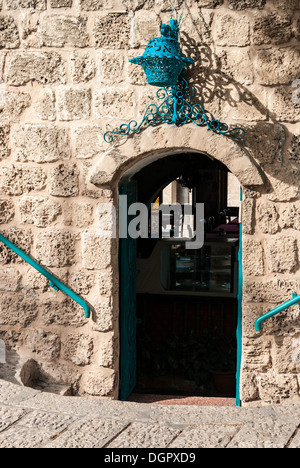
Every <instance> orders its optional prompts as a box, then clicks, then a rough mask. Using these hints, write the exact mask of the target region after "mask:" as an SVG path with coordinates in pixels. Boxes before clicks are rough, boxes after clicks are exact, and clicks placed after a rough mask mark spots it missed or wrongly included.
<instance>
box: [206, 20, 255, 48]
mask: <svg viewBox="0 0 300 468" xmlns="http://www.w3.org/2000/svg"><path fill="white" fill-rule="evenodd" d="M214 28H215V29H214V35H215V39H216V43H217V45H220V46H246V45H249V44H250V24H249V20H248V18H247V17H246V16H241V15H236V14H233V13H227V14H224V13H219V12H218V13H216V15H215V25H214Z"/></svg>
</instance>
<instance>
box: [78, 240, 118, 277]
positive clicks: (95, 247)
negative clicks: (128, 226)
mask: <svg viewBox="0 0 300 468" xmlns="http://www.w3.org/2000/svg"><path fill="white" fill-rule="evenodd" d="M82 242H83V266H84V268H87V269H88V270H104V269H105V268H107V267H108V266H109V265H110V263H111V254H112V252H111V249H112V242H111V239H103V238H102V237H100V236H97V235H93V234H90V233H88V232H84V233H83V234H82Z"/></svg>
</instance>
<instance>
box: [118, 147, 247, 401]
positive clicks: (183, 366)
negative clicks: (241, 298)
mask: <svg viewBox="0 0 300 468" xmlns="http://www.w3.org/2000/svg"><path fill="white" fill-rule="evenodd" d="M230 174H231V173H230V171H229V170H228V168H227V167H226V166H225V165H224V164H223V163H221V162H220V161H218V160H216V159H213V158H211V157H208V156H207V155H205V154H202V153H187V152H178V153H177V154H172V155H168V156H166V157H164V158H160V159H158V160H155V161H153V162H151V163H149V164H148V165H144V166H143V167H139V168H137V170H136V171H132V170H131V172H130V176H129V177H128V173H127V174H126V177H125V178H123V179H122V180H121V182H120V187H119V188H120V194H121V195H123V196H124V195H126V197H127V199H126V200H127V205H126V207H125V206H123V207H122V206H121V207H120V222H121V223H123V220H122V215H121V213H122V212H123V214H124V209H125V208H126V210H128V206H130V205H131V204H132V203H135V202H139V203H143V204H144V205H146V206H147V207H148V208H150V207H151V204H153V203H155V202H156V203H157V204H163V203H166V204H171V203H178V204H180V205H191V208H192V212H193V213H195V206H196V204H197V203H204V219H205V243H204V246H203V248H201V249H195V250H192V249H190V250H188V251H187V250H186V249H185V243H184V236H185V234H184V223H183V225H182V230H181V233H180V235H176V236H175V237H174V232H173V233H172V229H173V228H174V226H173V225H172V214H171V213H170V217H169V219H163V218H161V224H160V230H159V233H160V234H159V236H158V237H156V238H151V232H150V223H149V224H148V226H149V232H148V235H146V236H144V238H143V239H132V238H130V237H126V236H124V237H122V238H121V239H120V333H121V336H120V338H121V355H120V374H121V375H120V377H121V383H120V398H121V399H127V397H128V396H129V394H130V392H131V391H133V390H135V391H139V392H143V391H145V392H151V393H167V394H193V395H201V396H202V395H203V396H216V395H221V394H222V395H223V396H225V395H227V396H232V397H233V396H235V395H236V391H235V389H236V383H235V378H236V373H237V370H238V367H239V356H238V349H239V348H240V343H237V339H236V330H237V328H238V327H239V326H240V324H239V313H238V311H239V303H238V293H239V286H240V282H239V271H238V264H239V260H238V252H239V246H240V245H241V244H240V229H239V219H238V218H239V194H238V192H239V190H237V196H236V194H235V195H234V194H233V193H232V190H231V191H229V190H228V187H229V186H230V185H232V182H233V180H235V181H236V179H235V178H232V177H231V176H230ZM230 177H231V178H230ZM170 191H171V194H170ZM229 195H230V196H231V199H233V200H234V203H232V200H231V201H230V200H229V198H230V197H229ZM167 196H169V199H168V200H164V199H163V197H165V198H166V197H167ZM170 202H171V203H170ZM230 204H231V206H230ZM150 213H151V209H150ZM126 215H127V213H126ZM194 221H195V219H193V222H194ZM130 222H131V218H130V216H129V217H128V216H127V224H128V223H130ZM173 224H174V217H173ZM166 231H169V232H166ZM240 260H241V258H240ZM217 373H218V374H220V375H223V379H224V378H225V379H227V388H224V387H223V389H222V388H221V386H222V384H221V383H216V382H217V381H216V379H217V378H218V376H217Z"/></svg>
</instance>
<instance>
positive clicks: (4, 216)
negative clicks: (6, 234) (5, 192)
mask: <svg viewBox="0 0 300 468" xmlns="http://www.w3.org/2000/svg"><path fill="white" fill-rule="evenodd" d="M14 216H15V207H14V204H13V202H12V201H11V200H9V199H4V198H2V199H0V224H5V223H8V222H9V221H11V220H12V219H13V217H14Z"/></svg>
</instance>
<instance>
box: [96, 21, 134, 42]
mask: <svg viewBox="0 0 300 468" xmlns="http://www.w3.org/2000/svg"><path fill="white" fill-rule="evenodd" d="M130 27H131V24H130V20H129V17H128V15H127V14H117V13H112V14H108V15H105V16H100V17H98V18H96V21H95V28H94V31H93V34H94V44H95V46H96V47H103V48H108V49H115V50H117V49H127V48H128V47H129V39H130Z"/></svg>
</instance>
